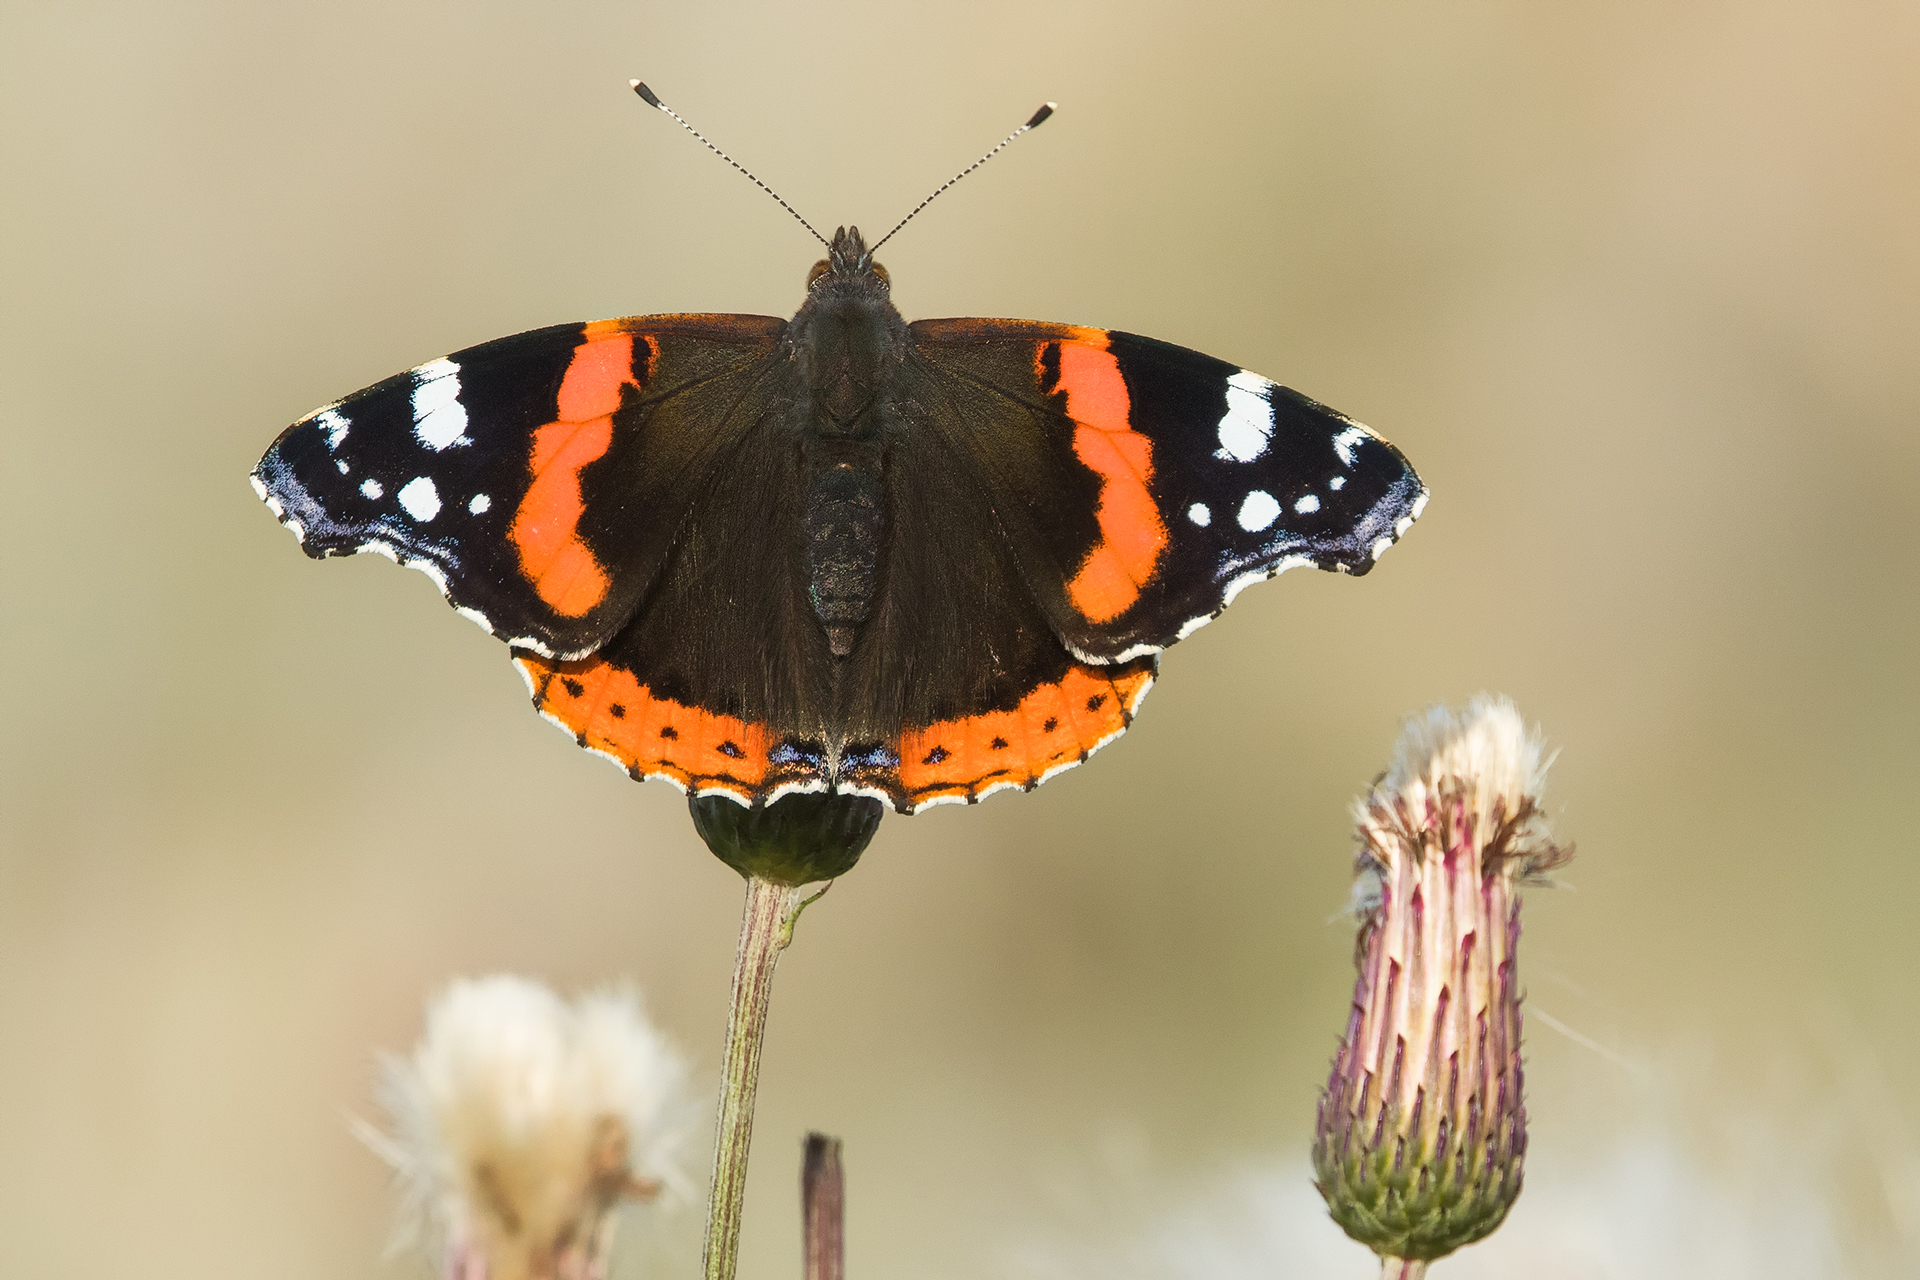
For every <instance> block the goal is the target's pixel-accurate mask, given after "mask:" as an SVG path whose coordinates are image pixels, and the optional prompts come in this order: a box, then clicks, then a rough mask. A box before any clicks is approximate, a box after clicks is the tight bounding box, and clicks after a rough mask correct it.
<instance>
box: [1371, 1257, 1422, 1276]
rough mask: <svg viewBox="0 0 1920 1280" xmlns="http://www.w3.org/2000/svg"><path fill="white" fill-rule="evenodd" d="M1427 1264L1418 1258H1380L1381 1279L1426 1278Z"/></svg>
mask: <svg viewBox="0 0 1920 1280" xmlns="http://www.w3.org/2000/svg"><path fill="white" fill-rule="evenodd" d="M1426 1274H1427V1264H1426V1263H1425V1262H1423V1261H1421V1260H1420V1259H1418V1258H1382V1259H1380V1280H1426Z"/></svg>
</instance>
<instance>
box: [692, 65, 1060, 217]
mask: <svg viewBox="0 0 1920 1280" xmlns="http://www.w3.org/2000/svg"><path fill="white" fill-rule="evenodd" d="M1059 105H1060V104H1059V103H1057V102H1048V103H1045V104H1043V105H1042V106H1041V108H1040V109H1039V110H1038V111H1036V112H1034V113H1033V118H1032V119H1030V120H1028V121H1027V122H1026V123H1025V124H1023V125H1021V126H1020V127H1019V128H1018V129H1015V130H1014V131H1013V132H1012V133H1010V134H1008V135H1007V136H1006V137H1004V138H1002V139H1000V145H999V146H997V147H995V148H994V149H993V150H991V151H989V152H987V154H985V155H983V156H981V157H980V158H979V159H978V160H975V161H974V162H973V163H972V164H970V165H968V166H967V167H966V168H964V169H962V170H961V171H960V172H958V173H956V174H954V175H953V176H952V177H951V178H948V179H947V180H946V181H945V182H943V183H941V184H940V185H939V186H937V187H935V188H934V189H933V195H930V196H928V197H927V198H926V199H925V200H922V201H921V202H920V203H919V204H917V205H915V206H913V210H912V212H910V213H908V214H907V216H906V217H904V218H902V219H900V221H899V223H898V224H897V225H896V226H895V227H894V228H893V231H889V232H887V234H885V235H883V236H881V237H880V239H879V240H877V241H876V242H875V243H874V246H873V248H872V249H869V250H867V252H868V253H869V254H871V253H874V252H877V251H878V250H879V248H880V246H881V245H883V244H885V243H886V242H887V241H889V240H891V239H893V236H894V232H895V231H898V230H900V228H901V227H904V226H906V225H907V224H908V223H909V222H912V221H913V215H914V214H915V213H918V212H920V211H921V210H922V209H924V208H926V207H927V206H928V205H930V204H932V203H933V200H934V196H937V195H939V194H940V193H941V192H942V191H945V190H946V189H947V188H948V187H950V186H952V185H953V184H954V183H956V182H958V181H960V179H962V178H964V177H966V176H967V175H968V174H970V173H972V172H973V171H974V170H975V169H978V168H979V167H980V166H981V165H983V164H985V163H986V162H987V161H989V160H991V159H993V158H994V157H995V156H997V155H999V154H1000V152H1001V150H1002V149H1004V148H1005V147H1006V145H1007V144H1008V143H1009V142H1012V141H1013V140H1014V139H1015V138H1017V137H1019V136H1020V135H1021V134H1023V133H1025V132H1026V131H1027V130H1029V129H1038V128H1039V127H1040V126H1041V125H1043V124H1045V123H1046V120H1047V117H1048V116H1050V115H1052V114H1053V112H1054V108H1056V107H1058V106H1059ZM674 118H675V119H679V117H678V116H675V117H674ZM694 136H695V137H699V135H698V134H695V135H694ZM701 140H702V141H705V139H701Z"/></svg>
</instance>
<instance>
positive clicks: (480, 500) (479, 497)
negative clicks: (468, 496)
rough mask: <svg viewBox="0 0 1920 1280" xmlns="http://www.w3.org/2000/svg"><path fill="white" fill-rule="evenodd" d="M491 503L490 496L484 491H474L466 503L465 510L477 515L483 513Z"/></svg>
mask: <svg viewBox="0 0 1920 1280" xmlns="http://www.w3.org/2000/svg"><path fill="white" fill-rule="evenodd" d="M492 505H493V499H492V498H489V497H488V496H487V495H486V494H484V493H476V494H474V495H473V501H472V502H469V503H468V504H467V510H468V511H470V512H472V513H473V514H474V515H476V516H477V515H482V514H484V513H485V512H486V510H487V509H488V508H489V507H491V506H492Z"/></svg>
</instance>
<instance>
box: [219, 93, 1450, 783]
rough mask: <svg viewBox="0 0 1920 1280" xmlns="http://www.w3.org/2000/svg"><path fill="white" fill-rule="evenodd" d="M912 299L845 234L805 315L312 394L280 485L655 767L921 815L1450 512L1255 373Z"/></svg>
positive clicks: (548, 344)
mask: <svg viewBox="0 0 1920 1280" xmlns="http://www.w3.org/2000/svg"><path fill="white" fill-rule="evenodd" d="M649 100H650V101H651V100H652V99H651V98H650V97H649ZM663 109H664V108H663ZM1043 117H1044V112H1043V113H1042V118H1043ZM676 118H677V117H676ZM1029 127H1031V123H1030V125H1029ZM1016 136H1017V135H1016ZM709 145H711V144H709ZM1002 145H1004V143H1003V144H1002ZM996 150H997V148H996ZM989 154H991V153H989ZM749 176H751V175H749ZM756 181H757V180H756ZM936 194H937V193H936ZM776 198H777V197H776ZM796 216H798V215H796ZM909 216H911V215H909ZM890 294H891V282H890V280H889V277H888V274H887V272H886V269H885V268H884V267H883V266H882V265H881V264H879V263H877V262H875V261H874V260H873V254H872V252H871V251H870V250H869V249H868V247H867V245H866V243H865V242H864V240H863V239H862V237H861V235H860V232H859V230H858V229H857V228H852V227H847V228H841V229H840V230H839V231H837V232H836V233H835V235H834V237H833V239H832V241H831V242H830V244H829V246H828V256H827V257H826V258H825V259H823V260H822V261H820V262H818V263H817V264H815V265H814V267H813V268H812V270H811V272H809V274H808V276H807V290H806V298H805V301H804V302H803V303H802V304H801V306H800V309H799V310H798V312H796V313H795V315H794V316H793V318H792V319H791V320H782V319H779V318H777V317H771V316H750V315H701V314H686V315H654V316H637V317H629V318H626V319H617V320H605V321H597V322H594V323H589V324H566V325H557V326H554V327H551V328H545V329H537V330H534V331H532V332H530V333H522V334H517V335H515V336H512V337H507V338H501V339H499V340H497V341H494V342H487V343H482V344H480V345H479V346H475V347H470V348H468V349H466V350H464V351H458V352H455V353H454V354H452V355H450V356H447V357H445V358H443V359H439V360H434V361H431V362H429V363H427V364H423V365H421V366H419V367H418V368H416V369H412V370H409V371H408V372H406V373H402V374H399V375H397V376H395V377H392V378H388V379H387V380H386V381H384V382H380V383H377V384H375V385H374V386H372V387H369V388H367V389H366V390H364V391H360V392H357V393H355V394H354V395H351V396H348V397H346V398H345V399H343V400H340V401H337V402H336V403H333V404H330V405H327V406H326V407H324V408H321V409H318V410H315V411H314V412H313V413H310V414H308V415H307V416H306V417H304V418H301V419H300V420H299V421H297V422H295V423H294V424H293V425H292V426H290V427H288V428H287V429H286V430H285V431H284V432H283V433H282V434H281V435H280V437H279V438H278V439H277V440H275V441H274V443H273V445H272V447H270V448H269V449H268V450H267V451H266V454H265V456H263V457H262V458H261V460H260V463H259V465H258V466H257V467H256V468H255V469H254V471H253V475H252V481H253V485H254V488H255V490H256V492H257V493H258V494H259V495H260V497H261V498H262V499H264V501H265V502H266V504H267V506H268V507H269V508H270V509H271V511H272V512H273V514H274V515H275V516H276V517H277V518H278V519H279V520H280V522H281V523H282V524H284V525H286V526H287V527H288V528H289V529H291V530H292V531H293V532H294V533H295V535H296V536H297V537H298V538H299V540H300V543H301V546H302V548H303V549H304V550H305V551H306V553H307V554H308V555H310V556H314V557H323V556H331V555H340V554H349V553H355V552H372V553H377V554H380V555H385V556H387V557H389V558H391V559H393V560H395V561H397V562H398V563H401V564H404V565H410V566H412V567H414V568H417V569H420V570H423V571H424V572H425V573H427V575H428V576H429V577H431V578H432V579H433V580H434V582H435V584H436V585H437V586H439V588H440V590H441V592H442V593H443V594H444V595H445V596H446V598H447V599H448V601H449V602H450V603H451V604H452V605H453V606H454V607H455V608H456V609H457V610H458V611H459V612H460V613H462V614H464V615H465V616H467V617H468V618H471V619H472V620H473V621H475V622H477V623H479V624H480V625H481V626H482V627H483V628H485V629H486V630H487V631H489V632H491V633H492V634H494V635H495V636H498V637H500V638H501V639H503V640H505V641H506V642H507V644H508V645H509V647H510V652H511V656H512V660H513V662H514V663H515V665H516V666H517V667H518V668H519V670H520V672H521V673H522V674H523V675H524V676H525V678H526V680H527V684H528V687H529V689H530V691H531V693H532V697H533V702H534V704H535V706H536V707H537V708H538V709H539V710H540V712H541V713H542V714H543V715H544V716H545V717H546V718H547V719H549V720H551V721H552V722H553V723H555V724H557V725H559V726H560V727H561V728H563V729H564V730H566V731H567V732H568V733H570V734H571V735H573V737H574V740H575V741H576V742H577V743H578V744H579V745H580V746H582V747H584V748H587V749H588V750H591V751H594V752H597V753H600V754H602V755H605V756H607V757H608V758H610V759H612V760H613V761H614V762H615V763H617V764H618V765H619V766H620V767H621V768H622V769H623V770H625V771H626V772H627V773H629V774H630V775H631V776H632V777H633V778H635V779H646V778H663V779H666V780H668V781H670V782H672V783H674V784H675V785H677V786H679V787H681V788H683V789H685V790H687V791H689V792H690V793H692V794H695V795H702V796H726V797H730V798H732V799H734V800H736V801H738V802H739V803H741V804H742V805H747V806H758V805H763V804H767V803H770V802H772V801H775V800H778V799H779V798H781V797H782V796H785V795H789V794H798V793H819V792H834V793H843V794H850V795H864V796H870V797H873V798H876V799H879V800H881V801H884V802H885V803H886V804H887V805H889V806H891V807H892V808H893V809H895V810H896V811H900V812H912V811H915V810H918V809H922V808H925V807H926V806H928V805H933V804H940V803H944V802H956V801H958V802H970V801H975V800H978V799H981V798H983V797H985V796H987V795H989V794H991V793H993V792H995V791H997V790H1000V789H1003V788H1016V787H1017V788H1025V789H1031V788H1032V787H1035V786H1037V785H1038V784H1040V783H1041V782H1043V781H1045V780H1046V779H1048V778H1050V777H1052V776H1053V775H1054V774H1056V773H1058V772H1060V771H1061V770H1064V769H1067V768H1070V767H1072V766H1073V765H1076V764H1078V763H1080V762H1081V761H1083V760H1085V759H1086V758H1087V757H1088V756H1089V755H1090V754H1091V753H1092V752H1094V751H1095V750H1098V749H1099V748H1100V747H1101V746H1103V745H1105V744H1106V743H1108V742H1111V741H1112V740H1113V739H1114V738H1116V737H1118V736H1119V735H1120V734H1121V733H1122V732H1124V731H1125V730H1126V728H1127V726H1128V725H1129V723H1130V722H1131V721H1132V718H1133V716H1134V714H1135V713H1136V712H1137V711H1138V710H1139V707H1140V703H1141V700H1142V699H1143V698H1144V697H1145V696H1146V693H1147V690H1148V689H1149V688H1150V687H1151V685H1152V683H1153V680H1154V675H1155V672H1156V670H1157V664H1158V661H1159V655H1160V653H1161V651H1162V650H1164V649H1165V648H1166V647H1167V646H1169V645H1171V644H1173V643H1175V642H1176V641H1178V640H1180V639H1183V638H1184V637H1186V636H1188V635H1190V634H1192V633H1193V631H1194V630H1196V629H1197V628H1198V627H1200V626H1202V625H1204V624H1205V623H1206V622H1208V621H1209V620H1210V619H1212V618H1213V617H1214V616H1216V615H1217V614H1218V613H1219V612H1220V611H1221V610H1222V609H1224V608H1225V607H1226V605H1227V604H1228V603H1229V602H1231V601H1232V600H1233V598H1234V597H1235V596H1236V595H1237V594H1238V593H1239V592H1240V590H1241V589H1242V588H1244V587H1245V586H1247V585H1249V584H1250V583H1253V582H1257V581H1260V580H1262V579H1265V578H1270V577H1272V576H1274V575H1275V574H1277V573H1280V572H1281V571H1283V570H1286V569H1290V568H1294V567H1296V566H1304V565H1312V566H1314V567H1316V568H1320V569H1326V570H1333V571H1336V572H1342V573H1349V574H1355V575H1358V574H1363V573H1365V572H1367V570H1368V569H1370V568H1371V567H1372V566H1373V563H1374V562H1375V561H1376V560H1378V559H1379V558H1380V556H1381V554H1382V553H1383V552H1384V551H1385V550H1386V549H1387V548H1388V547H1390V546H1391V545H1393V543H1394V541H1395V540H1396V539H1397V538H1399V537H1400V535H1402V534H1403V533H1405V532H1406V530H1407V528H1408V526H1409V525H1410V524H1411V523H1412V522H1413V520H1414V519H1415V518H1417V517H1418V516H1419V514H1420V512H1421V509H1422V507H1423V506H1424V505H1425V503H1426V500H1427V490H1426V488H1425V486H1424V485H1422V483H1421V481H1420V479H1419V477H1418V476H1417V475H1416V474H1415V473H1414V471H1413V468H1412V467H1411V466H1410V465H1409V464H1408V463H1407V460H1406V459H1405V458H1404V457H1403V456H1401V454H1400V452H1399V451H1398V450H1396V449H1395V448H1394V447H1393V446H1392V445H1390V444H1388V443H1387V442H1386V441H1384V440H1382V439H1381V438H1380V437H1379V436H1377V435H1375V434H1374V433H1373V432H1371V431H1369V430H1368V429H1367V428H1366V427H1364V426H1362V425H1360V424H1359V423H1357V422H1354V421H1353V420H1351V419H1349V418H1347V417H1345V416H1344V415H1342V414H1340V413H1337V412H1335V411H1334V410H1332V409H1329V408H1328V407H1326V406H1325V405H1322V404H1319V403H1317V402H1315V401H1313V400H1310V399H1308V398H1307V397H1306V396H1303V395H1300V394H1299V393H1297V392H1294V391H1290V390H1288V389H1287V388H1285V387H1282V386H1278V385H1276V384H1274V383H1273V382H1270V381H1268V380H1267V379H1266V378H1263V377H1261V376H1260V375H1258V374H1255V373H1251V372H1249V371H1247V370H1245V369H1241V368H1238V367H1236V366H1234V365H1232V364H1229V363H1226V362H1224V361H1221V360H1216V359H1214V358H1212V357H1210V356H1206V355H1202V354H1200V353H1198V352H1195V351H1191V350H1187V349H1185V348H1182V347H1178V346H1173V345H1171V344H1168V343H1164V342H1158V341H1155V340H1153V339H1151V338H1143V337H1138V336H1135V335H1133V334H1128V333H1122V332H1118V331H1113V330H1105V329H1094V328H1084V327H1078V326H1072V325H1063V324H1047V323H1040V322H1035V321H1029V320H986V319H948V320H919V321H915V322H913V323H911V324H909V323H908V322H907V321H906V320H905V319H904V318H903V317H902V316H901V314H900V312H899V310H898V309H897V308H896V307H895V306H894V304H893V302H892V300H891V296H890Z"/></svg>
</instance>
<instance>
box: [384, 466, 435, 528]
mask: <svg viewBox="0 0 1920 1280" xmlns="http://www.w3.org/2000/svg"><path fill="white" fill-rule="evenodd" d="M394 496H395V497H397V498H399V499H400V505H401V506H402V507H404V508H406V512H407V514H408V515H410V516H412V517H413V518H414V519H415V520H418V521H419V522H420V523H422V524H425V523H426V522H427V521H429V520H431V519H433V518H434V517H435V516H437V515H439V514H440V491H439V490H438V489H436V488H434V487H433V481H432V480H430V479H429V478H427V477H426V476H415V477H414V478H413V479H411V480H409V481H407V482H406V483H405V484H403V485H401V486H400V492H399V493H397V494H395V495H394Z"/></svg>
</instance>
